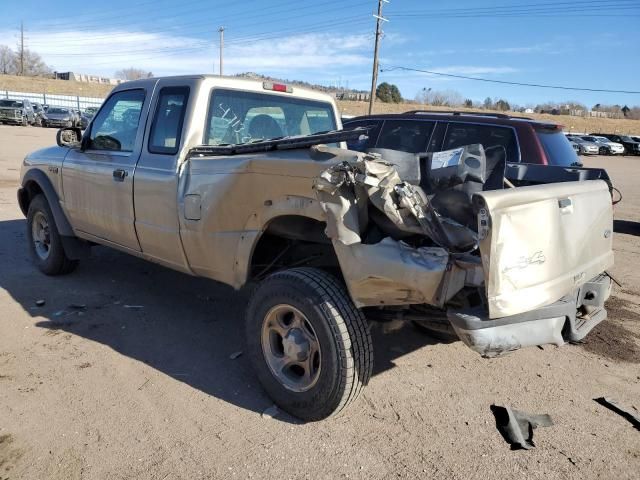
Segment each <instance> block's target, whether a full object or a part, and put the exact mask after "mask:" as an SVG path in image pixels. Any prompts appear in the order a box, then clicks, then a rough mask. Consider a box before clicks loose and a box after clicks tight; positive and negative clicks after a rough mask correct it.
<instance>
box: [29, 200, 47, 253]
mask: <svg viewBox="0 0 640 480" xmlns="http://www.w3.org/2000/svg"><path fill="white" fill-rule="evenodd" d="M31 237H32V238H33V246H34V248H35V252H36V255H38V257H40V258H41V259H42V260H46V259H47V258H48V257H49V251H50V249H51V235H50V232H49V222H48V221H47V217H45V216H44V214H43V213H42V212H37V213H36V214H35V215H34V216H33V222H32V224H31Z"/></svg>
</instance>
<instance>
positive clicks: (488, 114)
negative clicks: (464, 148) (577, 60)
mask: <svg viewBox="0 0 640 480" xmlns="http://www.w3.org/2000/svg"><path fill="white" fill-rule="evenodd" d="M407 113H415V114H420V113H428V114H432V115H433V114H436V115H470V116H475V117H494V118H521V119H524V120H532V119H531V118H528V117H512V116H511V115H507V114H506V113H492V112H460V111H453V112H443V111H441V110H410V111H408V112H404V114H407Z"/></svg>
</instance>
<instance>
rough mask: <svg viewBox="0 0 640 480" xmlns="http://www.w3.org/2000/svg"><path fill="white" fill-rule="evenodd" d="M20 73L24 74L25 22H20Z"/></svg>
mask: <svg viewBox="0 0 640 480" xmlns="http://www.w3.org/2000/svg"><path fill="white" fill-rule="evenodd" d="M20 75H24V24H23V23H22V22H20Z"/></svg>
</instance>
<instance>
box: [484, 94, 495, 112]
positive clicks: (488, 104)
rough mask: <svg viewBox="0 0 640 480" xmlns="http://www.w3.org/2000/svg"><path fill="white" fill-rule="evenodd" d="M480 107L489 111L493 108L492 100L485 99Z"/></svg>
mask: <svg viewBox="0 0 640 480" xmlns="http://www.w3.org/2000/svg"><path fill="white" fill-rule="evenodd" d="M482 105H483V106H484V108H486V109H487V110H489V109H491V108H493V100H491V97H487V98H485V99H484V102H483V103H482Z"/></svg>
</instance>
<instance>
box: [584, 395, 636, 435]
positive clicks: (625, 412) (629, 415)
mask: <svg viewBox="0 0 640 480" xmlns="http://www.w3.org/2000/svg"><path fill="white" fill-rule="evenodd" d="M594 401H596V402H598V403H599V404H600V405H603V406H605V407H607V408H608V409H609V410H612V411H614V412H616V413H617V414H619V415H621V416H623V417H624V418H626V419H627V420H629V421H630V422H631V423H632V424H633V425H634V426H635V427H636V428H637V429H638V430H640V415H639V414H637V413H635V412H634V411H632V410H631V409H630V408H627V407H624V406H622V405H620V404H619V403H618V402H617V401H616V400H613V399H611V398H607V397H600V398H594Z"/></svg>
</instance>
